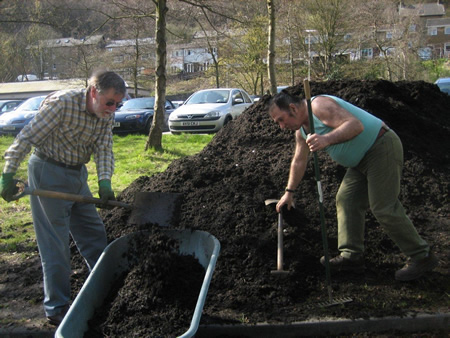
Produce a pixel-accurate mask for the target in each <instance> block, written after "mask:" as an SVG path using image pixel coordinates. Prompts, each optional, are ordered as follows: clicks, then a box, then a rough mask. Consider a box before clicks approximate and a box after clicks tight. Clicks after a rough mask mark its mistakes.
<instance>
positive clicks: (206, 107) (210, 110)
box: [169, 88, 253, 134]
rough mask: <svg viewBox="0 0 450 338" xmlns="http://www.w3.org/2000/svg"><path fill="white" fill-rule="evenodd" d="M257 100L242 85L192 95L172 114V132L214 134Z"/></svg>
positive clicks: (170, 118) (201, 91) (170, 120)
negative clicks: (239, 87) (240, 86)
mask: <svg viewBox="0 0 450 338" xmlns="http://www.w3.org/2000/svg"><path fill="white" fill-rule="evenodd" d="M252 103H253V101H252V99H251V98H250V96H249V95H248V94H247V92H246V91H244V90H242V89H238V88H217V89H204V90H200V91H197V92H195V93H194V94H192V95H191V96H190V97H189V98H188V99H187V100H186V101H185V102H184V103H183V105H182V106H180V107H178V108H177V109H176V110H175V111H174V112H173V113H172V114H170V117H169V129H170V132H171V133H172V134H179V133H182V132H184V133H214V132H217V131H218V130H220V129H221V128H222V127H223V126H224V125H225V124H227V123H228V122H229V121H231V120H233V119H235V118H236V117H238V116H239V115H240V114H241V113H242V112H243V111H244V110H245V109H246V108H247V107H249V106H251V105H252Z"/></svg>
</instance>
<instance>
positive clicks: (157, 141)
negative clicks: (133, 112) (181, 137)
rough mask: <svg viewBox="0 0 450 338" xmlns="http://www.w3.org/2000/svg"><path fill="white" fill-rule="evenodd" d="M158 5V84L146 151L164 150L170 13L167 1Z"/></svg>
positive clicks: (161, 1) (160, 0)
mask: <svg viewBox="0 0 450 338" xmlns="http://www.w3.org/2000/svg"><path fill="white" fill-rule="evenodd" d="M155 4H156V34H155V35H156V84H155V107H154V114H153V121H152V126H151V128H150V132H149V134H148V139H147V143H146V144H145V150H147V149H149V148H154V149H157V150H161V149H162V145H161V140H162V131H163V126H164V109H165V105H166V104H165V102H166V80H167V78H166V59H167V50H166V13H167V11H168V8H167V2H166V0H157V1H155Z"/></svg>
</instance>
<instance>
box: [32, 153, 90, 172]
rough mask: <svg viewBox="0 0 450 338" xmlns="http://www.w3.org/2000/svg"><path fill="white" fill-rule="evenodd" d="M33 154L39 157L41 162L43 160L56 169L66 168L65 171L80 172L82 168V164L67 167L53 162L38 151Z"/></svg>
mask: <svg viewBox="0 0 450 338" xmlns="http://www.w3.org/2000/svg"><path fill="white" fill-rule="evenodd" d="M34 154H35V155H36V156H37V157H39V158H40V159H41V160H44V161H46V162H48V163H51V164H54V165H57V166H58V167H61V168H67V169H72V170H80V169H81V168H82V167H83V164H77V165H68V164H65V163H62V162H58V161H55V160H54V159H52V158H50V157H48V156H47V155H45V154H44V153H42V152H40V151H39V150H35V151H34Z"/></svg>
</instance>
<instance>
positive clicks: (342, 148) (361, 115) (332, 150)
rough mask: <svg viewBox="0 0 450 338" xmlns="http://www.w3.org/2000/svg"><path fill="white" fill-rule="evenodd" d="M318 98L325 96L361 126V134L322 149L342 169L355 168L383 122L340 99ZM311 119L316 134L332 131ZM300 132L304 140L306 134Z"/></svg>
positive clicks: (315, 118)
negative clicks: (341, 166) (354, 118)
mask: <svg viewBox="0 0 450 338" xmlns="http://www.w3.org/2000/svg"><path fill="white" fill-rule="evenodd" d="M319 96H326V97H329V98H331V99H333V100H334V101H335V102H336V103H337V104H338V105H339V106H341V107H342V108H344V109H345V110H347V111H348V112H350V113H351V114H352V115H353V116H355V117H356V118H357V119H358V120H360V121H361V123H362V124H363V126H364V130H363V131H362V133H361V134H359V135H357V136H356V137H354V138H352V139H351V140H348V141H346V142H343V143H338V144H332V145H330V146H328V147H326V148H325V149H324V150H325V151H326V152H327V153H328V154H329V155H330V156H331V158H332V159H333V160H334V161H336V162H337V163H339V164H340V165H343V166H344V167H356V166H357V165H358V163H359V162H360V161H361V160H362V158H363V157H364V155H365V154H366V152H367V151H368V150H369V149H370V147H372V145H373V144H374V143H375V140H376V138H377V135H378V132H379V131H380V128H381V125H382V123H383V122H382V121H381V120H380V119H379V118H377V117H375V116H373V115H372V114H370V113H368V112H366V111H365V110H363V109H361V108H359V107H356V106H354V105H353V104H351V103H349V102H347V101H344V100H342V99H341V98H338V97H336V96H331V95H319ZM316 97H317V96H314V97H313V98H312V100H314V98H316ZM313 118H314V129H315V132H316V134H319V135H325V134H327V133H329V132H330V131H331V130H332V129H333V128H330V127H327V126H326V125H324V124H323V123H322V121H320V120H319V119H318V118H317V117H316V116H315V115H314V114H313ZM300 132H301V133H302V136H303V138H304V139H305V140H306V133H305V131H304V129H303V127H302V128H300Z"/></svg>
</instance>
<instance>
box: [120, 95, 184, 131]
mask: <svg viewBox="0 0 450 338" xmlns="http://www.w3.org/2000/svg"><path fill="white" fill-rule="evenodd" d="M154 105H155V98H154V97H140V98H135V99H129V100H127V101H125V102H124V103H123V105H122V106H121V107H120V108H119V109H118V110H116V114H115V118H114V129H113V133H136V132H141V133H146V134H148V132H149V131H150V127H151V125H152V121H153V114H154ZM174 110H175V106H174V105H173V103H172V102H171V101H170V100H167V99H166V104H165V112H164V128H163V131H168V130H169V127H168V123H167V121H168V120H169V115H170V113H171V112H173V111H174Z"/></svg>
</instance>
